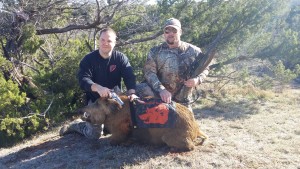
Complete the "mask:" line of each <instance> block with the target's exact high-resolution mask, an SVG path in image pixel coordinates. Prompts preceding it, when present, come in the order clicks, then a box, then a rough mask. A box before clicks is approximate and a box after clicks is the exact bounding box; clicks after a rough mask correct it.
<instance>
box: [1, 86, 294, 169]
mask: <svg viewBox="0 0 300 169" xmlns="http://www.w3.org/2000/svg"><path fill="white" fill-rule="evenodd" d="M205 101H206V104H205V105H206V106H198V107H196V109H195V116H196V118H197V121H198V122H199V124H200V126H201V128H202V130H203V131H205V132H206V133H207V134H208V135H209V137H210V138H209V139H208V140H207V141H206V142H205V143H204V145H203V146H199V147H197V148H196V150H194V151H191V152H186V153H170V152H169V151H168V148H166V147H152V146H146V145H140V144H134V145H132V146H129V147H122V146H117V147H114V146H110V145H109V143H108V139H107V137H103V138H101V139H99V140H98V141H90V140H87V139H85V138H84V137H82V136H80V135H77V134H70V135H67V136H65V137H60V136H59V135H58V128H55V129H53V130H52V131H50V132H47V133H44V134H41V135H39V136H36V137H35V138H33V139H30V140H27V141H26V142H24V143H22V144H19V145H17V146H14V147H11V148H2V149H0V168H3V169H5V168H12V169H23V168H24V169H25V168H26V169H28V168H31V169H32V168H41V169H54V168H59V169H62V168H89V169H94V168H95V169H96V168H132V169H135V168H136V169H140V168H205V169H209V168H224V169H227V168H247V169H249V168H262V169H265V168H278V169H282V168H288V169H299V168H300V158H299V157H300V128H299V124H300V88H299V87H298V86H292V87H289V88H286V89H284V90H283V92H282V93H272V94H271V95H270V96H269V98H268V99H266V100H257V99H256V100H251V99H249V98H246V97H240V96H239V97H237V98H236V99H235V100H232V99H228V100H214V99H206V100H205Z"/></svg>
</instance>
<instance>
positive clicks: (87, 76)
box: [60, 28, 137, 139]
mask: <svg viewBox="0 0 300 169" xmlns="http://www.w3.org/2000/svg"><path fill="white" fill-rule="evenodd" d="M116 38H117V35H116V32H115V31H114V30H113V29H111V28H104V29H102V30H101V31H100V39H99V50H95V51H93V52H91V53H89V54H88V55H86V56H85V57H84V58H83V59H82V60H81V62H80V65H79V72H78V80H79V85H80V88H81V89H83V90H84V91H85V92H86V100H87V104H89V103H92V102H94V101H96V100H97V99H98V98H99V97H111V90H112V89H113V88H114V87H115V86H118V87H119V88H121V80H122V79H123V80H124V83H125V86H126V89H127V95H128V96H129V97H130V99H131V100H132V99H133V98H136V97H137V96H136V95H135V87H136V78H135V75H134V73H133V69H132V67H131V65H130V63H129V60H128V58H127V57H126V56H125V55H124V54H123V53H121V52H118V51H115V50H114V47H115V45H116ZM101 131H102V127H101V126H98V125H92V124H90V123H88V122H85V121H82V120H81V119H77V120H75V121H73V122H71V123H70V124H69V125H65V126H63V127H62V128H61V130H60V135H61V136H62V135H65V134H68V133H71V132H78V133H81V134H83V135H84V136H86V137H87V138H90V139H98V138H99V137H100V136H101Z"/></svg>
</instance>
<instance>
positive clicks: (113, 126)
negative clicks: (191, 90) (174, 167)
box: [81, 95, 207, 151]
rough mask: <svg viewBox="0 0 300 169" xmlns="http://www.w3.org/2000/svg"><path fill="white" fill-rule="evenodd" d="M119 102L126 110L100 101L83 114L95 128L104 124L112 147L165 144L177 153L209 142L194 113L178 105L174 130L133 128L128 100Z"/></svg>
mask: <svg viewBox="0 0 300 169" xmlns="http://www.w3.org/2000/svg"><path fill="white" fill-rule="evenodd" d="M120 98H121V100H122V101H123V102H124V105H123V106H121V105H119V104H118V103H117V102H116V101H115V100H113V99H98V100H97V101H96V102H95V103H93V104H91V105H88V106H86V107H85V108H82V110H81V111H83V112H86V113H85V120H86V121H89V122H91V123H92V124H104V126H105V127H106V128H107V129H108V130H109V132H110V133H111V136H110V143H111V144H112V145H118V144H122V143H124V144H126V142H127V141H128V140H129V138H130V140H136V141H139V142H142V143H147V144H154V145H163V144H166V145H167V146H169V147H171V148H172V150H174V151H190V150H193V149H194V147H195V145H199V144H203V142H204V140H205V139H207V136H206V135H205V134H204V133H203V132H202V131H201V130H200V128H199V126H198V123H197V122H196V120H195V118H194V115H193V113H192V112H191V111H190V110H189V109H188V108H187V107H185V106H183V105H181V104H178V103H175V104H176V111H177V113H178V118H177V120H176V122H175V126H174V128H133V125H132V122H131V115H130V106H129V99H128V97H127V96H126V95H120ZM199 138H200V139H201V140H200V142H199V141H198V139H199ZM197 141H198V142H197Z"/></svg>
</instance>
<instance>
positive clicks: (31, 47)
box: [22, 24, 44, 54]
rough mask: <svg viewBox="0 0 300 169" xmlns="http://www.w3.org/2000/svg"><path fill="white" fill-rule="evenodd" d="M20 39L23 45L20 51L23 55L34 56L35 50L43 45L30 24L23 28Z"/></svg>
mask: <svg viewBox="0 0 300 169" xmlns="http://www.w3.org/2000/svg"><path fill="white" fill-rule="evenodd" d="M22 38H23V39H24V44H23V45H22V49H23V51H24V52H25V53H28V54H34V53H35V52H36V50H37V49H39V48H40V46H41V45H42V44H43V43H44V41H43V40H41V39H40V37H39V36H38V35H36V30H35V27H34V26H33V25H31V24H27V25H25V26H24V27H23V33H22Z"/></svg>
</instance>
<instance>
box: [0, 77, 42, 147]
mask: <svg viewBox="0 0 300 169" xmlns="http://www.w3.org/2000/svg"><path fill="white" fill-rule="evenodd" d="M0 93H1V95H0V147H2V146H8V145H11V144H14V143H15V142H17V141H20V140H21V139H23V138H24V137H25V136H29V135H31V134H32V133H35V132H36V131H38V130H40V125H39V123H40V121H42V119H40V118H34V117H30V118H27V119H25V118H23V117H25V116H27V114H26V113H27V112H26V111H24V110H23V107H24V105H25V100H26V94H25V93H24V92H20V90H19V88H18V85H17V84H15V83H13V81H11V80H8V81H6V80H5V79H4V78H3V76H2V75H1V74H0Z"/></svg>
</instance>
